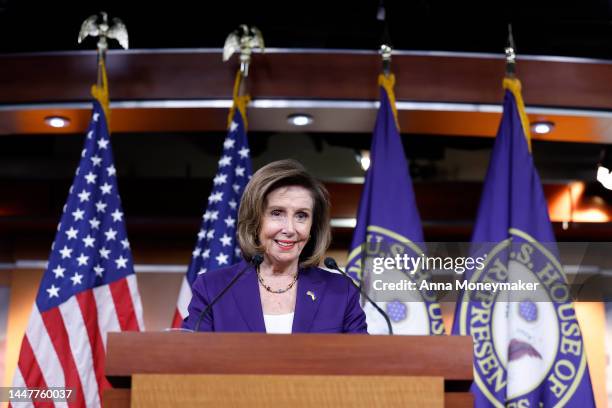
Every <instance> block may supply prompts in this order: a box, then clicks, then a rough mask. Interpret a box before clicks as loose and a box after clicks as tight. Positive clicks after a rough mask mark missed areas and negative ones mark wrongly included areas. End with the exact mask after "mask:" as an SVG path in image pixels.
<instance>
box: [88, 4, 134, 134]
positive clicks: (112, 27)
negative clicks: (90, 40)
mask: <svg viewBox="0 0 612 408" xmlns="http://www.w3.org/2000/svg"><path fill="white" fill-rule="evenodd" d="M89 36H91V37H98V44H97V46H98V78H97V82H96V84H95V85H92V87H91V94H92V95H93V97H94V98H96V99H97V100H98V101H99V102H100V104H101V105H102V108H103V109H104V114H105V115H106V122H107V123H109V122H110V117H109V114H110V109H109V103H110V97H109V93H108V81H107V78H106V61H105V59H106V50H107V49H108V39H114V40H117V42H119V45H120V46H121V47H122V48H124V49H126V50H127V49H128V48H129V41H128V32H127V28H126V26H125V24H123V22H122V21H121V20H120V19H118V18H113V20H112V24H109V23H108V14H107V13H105V12H104V11H101V12H100V14H99V15H97V14H94V15H92V16H89V17H87V18H86V19H85V21H83V24H81V30H80V31H79V39H78V42H79V44H80V43H81V42H83V40H84V39H85V38H87V37H89ZM109 127H110V126H109Z"/></svg>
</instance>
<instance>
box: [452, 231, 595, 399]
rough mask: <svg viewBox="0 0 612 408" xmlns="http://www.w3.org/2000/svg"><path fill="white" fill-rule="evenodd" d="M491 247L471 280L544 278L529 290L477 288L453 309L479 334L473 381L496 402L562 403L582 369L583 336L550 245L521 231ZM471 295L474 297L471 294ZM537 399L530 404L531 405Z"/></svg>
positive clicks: (466, 328) (466, 330) (463, 329)
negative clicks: (536, 287) (488, 289)
mask: <svg viewBox="0 0 612 408" xmlns="http://www.w3.org/2000/svg"><path fill="white" fill-rule="evenodd" d="M510 235H511V239H509V240H507V241H504V242H502V243H500V244H497V245H496V246H495V248H494V249H493V250H492V251H490V252H489V254H488V257H487V261H486V263H485V267H484V268H483V269H481V270H476V271H475V272H474V273H473V274H472V275H471V276H469V277H468V279H469V280H470V282H516V281H518V280H523V281H528V282H539V283H540V285H538V287H539V288H540V289H539V290H537V291H534V292H531V293H525V292H512V293H508V292H502V293H503V294H501V295H500V294H499V293H497V292H486V291H477V292H472V293H469V295H467V296H464V298H463V299H462V300H463V301H462V302H461V303H460V304H459V305H458V307H459V308H460V310H459V311H458V313H457V314H456V315H455V316H456V318H458V319H460V322H459V323H460V334H467V335H471V336H472V337H473V340H474V382H475V384H476V385H477V386H478V388H479V389H480V391H481V392H482V394H483V395H484V396H485V397H486V398H487V399H488V400H489V401H490V402H491V404H493V405H494V406H496V407H517V408H518V407H521V408H522V407H529V406H538V405H536V404H534V403H533V401H540V400H546V401H547V403H546V406H550V407H557V406H558V407H561V406H564V405H565V403H566V402H567V401H569V400H570V399H571V398H572V396H573V395H574V393H575V392H576V390H577V388H578V386H579V384H580V382H581V380H582V377H583V375H584V374H585V368H586V358H585V353H584V349H583V343H582V337H581V333H580V328H579V326H578V321H577V319H576V314H575V312H574V307H573V304H572V303H571V301H570V298H569V289H568V285H567V282H566V279H565V275H564V273H563V270H562V267H561V265H560V263H559V261H558V260H557V258H556V257H555V255H554V250H549V249H548V248H547V247H546V246H545V245H543V244H541V243H538V242H537V241H535V240H534V239H533V238H532V237H531V236H529V235H528V234H526V233H524V232H523V231H520V230H516V229H510ZM468 297H469V298H468ZM532 404H533V405H532Z"/></svg>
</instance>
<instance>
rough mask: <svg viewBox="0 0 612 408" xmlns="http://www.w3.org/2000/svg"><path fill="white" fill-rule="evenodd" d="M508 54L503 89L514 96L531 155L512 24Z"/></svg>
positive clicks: (509, 30) (506, 49)
mask: <svg viewBox="0 0 612 408" xmlns="http://www.w3.org/2000/svg"><path fill="white" fill-rule="evenodd" d="M505 53H506V75H505V77H504V80H503V88H504V89H507V90H509V91H510V92H512V94H513V95H514V99H515V100H516V105H517V108H518V112H519V116H520V118H521V124H522V126H523V133H524V134H525V139H526V140H527V148H528V150H529V153H531V131H530V128H529V118H528V117H527V113H526V112H525V103H524V102H523V95H522V92H521V90H522V85H521V81H520V80H519V79H518V78H517V76H516V46H515V45H514V37H513V35H512V24H508V45H507V46H506V48H505Z"/></svg>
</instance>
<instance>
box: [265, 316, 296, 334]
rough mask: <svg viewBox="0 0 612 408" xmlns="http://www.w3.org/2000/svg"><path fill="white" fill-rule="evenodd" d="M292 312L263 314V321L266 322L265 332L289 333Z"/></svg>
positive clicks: (291, 323) (291, 324)
mask: <svg viewBox="0 0 612 408" xmlns="http://www.w3.org/2000/svg"><path fill="white" fill-rule="evenodd" d="M293 314H294V312H291V313H287V314H280V315H267V314H265V315H264V322H265V324H266V333H280V334H289V333H291V327H292V326H293Z"/></svg>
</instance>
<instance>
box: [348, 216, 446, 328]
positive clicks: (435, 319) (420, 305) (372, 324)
mask: <svg viewBox="0 0 612 408" xmlns="http://www.w3.org/2000/svg"><path fill="white" fill-rule="evenodd" d="M422 253H423V251H422V250H421V248H419V246H418V245H417V244H415V243H414V242H412V241H411V240H409V239H408V238H406V237H404V236H402V235H400V234H397V233H395V232H393V231H391V230H388V229H385V228H382V227H378V226H374V225H370V226H368V227H367V235H366V242H365V243H363V244H362V245H359V246H358V247H356V248H355V249H354V250H353V251H352V252H351V253H350V254H349V258H348V263H347V268H346V270H347V272H348V273H350V274H351V275H353V276H355V277H357V278H358V279H359V280H360V281H361V284H362V286H364V287H365V288H366V291H367V292H368V294H369V295H370V296H372V297H373V298H374V300H375V301H376V302H377V303H378V304H379V305H380V307H382V308H383V309H384V310H385V311H386V312H387V314H388V315H389V318H390V319H391V321H392V323H393V327H394V332H395V333H397V334H414V335H428V334H444V323H443V321H442V313H441V310H440V305H439V303H438V302H437V301H436V299H435V293H433V294H432V293H430V292H427V291H420V290H414V291H409V292H402V293H401V298H396V299H384V301H381V300H380V298H379V296H377V294H376V293H373V292H372V291H371V289H372V288H371V282H372V279H373V276H374V274H373V273H372V268H373V265H372V262H373V259H374V258H389V257H395V256H396V255H398V254H399V255H402V256H403V255H404V254H407V255H408V256H411V257H418V256H420V255H422ZM384 274H385V280H386V281H390V280H396V281H402V280H409V281H412V282H415V283H417V284H418V283H419V282H421V281H423V280H425V279H427V278H428V276H427V273H426V272H425V271H423V270H422V269H420V268H419V269H418V270H416V271H414V273H412V272H411V273H406V271H401V270H395V269H385V272H384ZM377 298H378V299H377ZM369 309H372V310H369ZM373 309H374V308H373V307H372V306H371V305H369V304H366V305H365V306H364V310H365V312H366V315H367V316H368V327H369V331H370V333H378V332H380V333H383V332H384V333H386V330H387V329H386V324H385V322H384V320H383V318H382V317H381V316H380V315H379V314H378V313H377V312H376V311H374V310H373ZM376 327H380V331H379V330H377V329H376ZM370 329H372V330H370Z"/></svg>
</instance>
